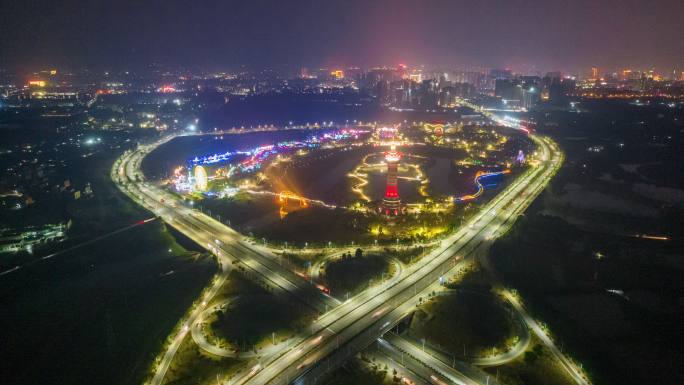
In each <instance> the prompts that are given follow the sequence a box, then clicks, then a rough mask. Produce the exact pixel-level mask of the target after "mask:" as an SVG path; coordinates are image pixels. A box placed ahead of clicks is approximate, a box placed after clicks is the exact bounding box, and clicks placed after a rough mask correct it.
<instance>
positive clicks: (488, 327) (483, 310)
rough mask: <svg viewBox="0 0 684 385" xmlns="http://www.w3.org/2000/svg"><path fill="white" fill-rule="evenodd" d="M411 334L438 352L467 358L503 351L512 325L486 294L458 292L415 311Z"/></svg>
mask: <svg viewBox="0 0 684 385" xmlns="http://www.w3.org/2000/svg"><path fill="white" fill-rule="evenodd" d="M410 334H411V335H412V336H413V337H415V338H418V339H425V340H426V341H427V342H428V343H430V344H432V345H433V346H436V347H438V348H440V349H441V350H444V351H447V352H449V353H452V354H455V355H457V356H463V351H464V350H465V356H466V357H482V356H486V355H489V354H491V353H492V351H493V349H498V350H499V351H503V350H504V349H506V347H507V343H508V341H510V339H512V338H513V337H514V335H515V324H514V321H513V320H512V317H511V315H510V314H509V312H508V311H507V310H506V308H504V307H503V304H502V303H501V302H500V301H499V300H498V299H496V298H495V297H494V296H491V295H488V294H480V293H473V292H468V291H457V292H453V293H449V294H446V295H441V296H437V297H433V298H431V299H429V300H427V301H426V302H425V303H424V304H423V305H422V306H420V307H419V308H418V310H417V311H416V313H415V314H414V316H413V319H412V321H411V329H410Z"/></svg>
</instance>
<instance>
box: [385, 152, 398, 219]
mask: <svg viewBox="0 0 684 385" xmlns="http://www.w3.org/2000/svg"><path fill="white" fill-rule="evenodd" d="M400 159H401V153H399V152H398V151H396V150H395V148H394V146H392V149H391V150H390V151H388V152H386V153H385V161H386V162H387V185H386V186H385V196H384V197H383V198H382V209H383V211H384V212H385V214H386V215H397V214H399V209H400V206H401V200H400V199H399V189H398V186H397V166H398V165H399V160H400Z"/></svg>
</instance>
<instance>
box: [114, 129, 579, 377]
mask: <svg viewBox="0 0 684 385" xmlns="http://www.w3.org/2000/svg"><path fill="white" fill-rule="evenodd" d="M530 138H531V139H532V140H534V141H535V142H536V144H537V145H538V148H539V156H538V158H539V159H540V160H541V161H540V163H539V165H538V166H537V167H532V168H530V169H529V170H528V171H526V172H525V173H524V174H523V175H521V176H520V177H518V178H517V179H516V180H515V181H514V182H513V183H511V184H510V185H509V186H508V187H507V188H506V189H505V190H504V191H502V192H501V193H500V194H499V195H498V196H497V197H495V198H494V199H492V200H491V201H490V202H489V203H487V204H486V205H485V206H484V207H483V208H482V210H481V211H480V212H479V213H478V214H477V215H476V216H475V217H474V218H472V219H471V220H470V221H469V222H468V223H467V224H466V225H465V226H463V227H462V228H460V229H459V230H458V231H456V232H455V233H454V234H452V235H451V236H450V237H448V238H447V239H445V240H443V241H442V242H441V244H440V245H439V246H438V247H437V248H436V249H435V250H433V251H432V252H431V253H429V254H428V255H426V256H424V257H423V258H421V259H420V260H418V261H417V262H415V263H413V264H412V265H410V266H407V267H404V268H403V269H402V274H399V275H397V276H395V277H393V278H392V279H389V280H386V281H385V282H383V283H382V284H381V285H376V286H374V287H371V288H370V289H368V290H366V291H364V292H362V293H360V294H358V295H356V296H354V297H352V298H349V299H348V300H346V301H344V302H342V303H339V301H337V300H335V299H334V298H332V297H330V296H327V295H326V294H325V293H323V292H322V291H320V290H318V289H317V288H316V287H315V286H313V285H311V284H310V283H308V282H307V281H305V280H303V279H301V278H300V277H299V276H297V275H295V274H294V273H293V272H291V271H289V270H287V269H285V268H283V267H282V266H281V265H280V264H279V262H278V259H277V257H276V256H275V255H273V254H272V253H271V252H269V251H268V250H266V249H264V248H261V247H258V246H255V245H253V244H250V243H249V242H247V241H246V240H245V239H244V238H243V237H242V236H241V235H240V234H239V233H237V232H235V231H234V230H232V229H230V228H229V227H227V226H225V225H224V224H223V223H220V222H218V221H216V220H214V219H213V218H211V217H209V216H208V215H205V214H203V213H199V212H197V211H196V210H194V209H192V208H189V207H186V206H184V205H183V204H182V203H181V202H180V201H179V200H178V199H177V198H176V197H174V196H172V195H171V194H169V193H167V192H165V191H163V190H162V189H160V188H157V187H155V186H152V185H151V184H149V183H147V182H145V181H144V176H143V175H142V172H141V171H140V163H141V161H142V159H143V158H144V156H145V155H146V154H147V153H149V152H150V151H152V150H153V149H154V148H156V147H157V146H159V145H161V144H163V143H165V142H167V141H168V140H170V139H172V138H171V137H169V138H166V139H163V140H161V141H159V142H156V143H153V144H151V145H144V146H139V148H138V149H136V150H135V151H131V152H127V153H126V154H124V155H123V156H122V157H121V158H120V159H119V160H118V161H117V162H116V163H115V165H114V167H113V168H112V178H113V179H114V180H115V181H116V182H117V184H118V185H119V187H120V188H121V189H122V191H123V192H125V193H126V194H127V195H128V196H130V197H131V198H132V199H134V200H135V201H136V202H138V203H140V204H141V205H143V206H144V207H146V208H148V209H149V210H151V211H152V212H154V213H155V214H156V215H158V216H159V217H160V218H162V219H163V220H164V221H166V222H167V223H168V224H170V225H171V226H173V227H175V228H176V229H178V230H179V231H181V232H182V233H184V234H185V235H187V236H188V237H189V238H191V239H193V240H194V241H195V242H197V243H198V244H199V245H202V246H203V247H206V248H207V249H208V250H209V251H211V252H212V253H213V254H214V255H216V257H217V259H218V261H219V265H220V266H221V272H220V273H219V274H217V276H216V277H215V279H214V280H213V282H212V284H211V285H210V286H209V287H208V288H207V289H206V290H205V291H204V293H203V294H202V297H201V298H200V299H199V300H198V301H197V302H196V304H195V306H194V307H193V308H192V309H191V311H190V312H189V313H188V316H187V317H186V318H185V319H184V320H183V321H182V322H181V324H180V326H179V328H178V330H177V331H176V332H174V335H173V336H172V337H171V339H170V341H169V344H168V346H167V347H166V351H165V352H164V355H163V356H162V357H161V359H160V360H159V362H158V363H157V365H156V370H155V376H154V378H153V380H152V382H151V383H152V384H155V385H157V384H161V383H163V380H164V377H165V374H166V372H167V371H168V368H169V366H170V364H171V361H172V359H173V357H174V355H175V353H176V351H177V350H178V347H179V346H180V344H181V342H182V341H183V339H184V338H185V337H186V336H187V335H188V333H189V331H190V330H191V328H192V327H193V325H196V323H198V322H199V320H201V316H202V313H203V312H204V311H205V310H206V306H207V304H208V303H209V302H210V301H211V299H212V298H213V297H214V296H215V295H216V293H217V292H218V291H219V289H220V287H221V286H222V285H223V283H224V282H225V279H226V277H227V273H228V272H229V270H230V269H231V268H232V266H234V265H235V264H239V265H241V266H243V267H244V268H246V269H249V270H250V271H252V272H254V273H255V274H256V275H258V276H259V277H260V279H262V281H263V283H264V284H265V285H267V286H268V287H269V288H271V290H272V291H273V292H274V293H276V294H286V295H293V296H295V297H297V298H298V299H300V300H302V301H303V302H304V303H306V304H308V305H309V306H310V307H312V308H313V309H314V310H315V311H318V312H319V313H321V316H320V317H319V318H318V319H317V320H316V321H315V322H314V324H313V325H312V326H311V328H310V330H307V332H306V333H302V335H300V336H297V337H296V338H295V339H294V340H293V341H292V342H291V343H288V347H287V348H286V349H274V350H275V352H274V353H273V354H270V355H267V356H265V357H261V358H260V359H259V360H255V361H256V363H254V365H253V366H252V367H251V370H249V371H247V372H246V373H244V374H243V375H242V376H240V377H238V378H234V379H232V380H231V383H232V384H288V383H291V382H295V383H301V384H303V383H313V382H315V381H316V380H317V379H318V378H320V377H321V376H322V375H324V374H325V373H326V372H327V371H328V370H329V369H331V368H334V367H336V366H337V365H339V364H340V363H341V362H343V361H344V360H346V359H347V358H348V357H350V356H352V355H353V354H355V353H356V352H358V351H360V350H363V349H364V348H366V347H367V346H368V345H370V344H372V343H373V342H374V341H376V340H378V338H380V337H381V336H382V335H384V334H385V333H386V332H387V331H389V330H390V329H392V328H393V327H394V326H395V325H396V324H397V323H398V322H399V321H401V319H403V318H404V317H405V316H406V315H407V314H409V313H410V312H411V311H412V310H413V309H414V308H415V306H416V304H417V303H418V301H419V299H420V298H425V297H426V295H427V294H428V293H430V292H432V291H434V290H439V289H440V285H439V281H440V277H442V278H446V277H448V276H449V275H450V274H452V273H453V272H455V271H456V270H457V269H458V267H459V266H460V264H461V263H462V262H463V261H465V260H466V259H469V258H472V257H473V256H475V255H477V254H478V253H481V252H482V250H486V248H487V247H488V245H489V244H490V243H491V242H492V240H493V239H494V238H495V237H497V236H499V235H501V234H503V233H504V232H505V231H506V230H507V229H508V228H509V227H510V226H511V225H512V223H513V222H514V220H515V218H517V216H518V215H519V214H520V213H521V212H522V211H524V209H525V208H526V207H527V206H528V205H529V204H530V203H531V202H532V201H533V200H534V198H535V197H536V196H537V195H538V194H539V193H540V192H541V191H542V190H543V189H544V188H545V186H546V185H547V183H548V181H549V179H550V178H551V177H552V176H553V174H554V173H555V172H556V170H557V169H558V167H559V166H560V164H561V162H562V153H561V152H560V151H559V150H558V147H557V146H556V145H555V143H553V142H552V141H551V140H549V139H548V138H542V137H537V136H534V135H530ZM501 290H505V289H503V288H501ZM505 293H508V292H505ZM505 295H506V294H505ZM508 295H509V296H510V293H508ZM507 298H508V297H507ZM508 300H509V301H510V302H511V303H512V304H513V305H514V308H515V310H516V311H517V312H518V313H519V314H520V315H521V316H522V318H523V319H524V320H525V322H526V323H527V325H528V327H529V328H530V329H531V330H532V331H533V332H534V333H535V334H536V335H537V336H538V337H539V338H540V339H541V340H542V341H543V342H544V344H545V345H546V346H547V347H549V348H550V349H551V351H552V352H553V353H554V355H556V356H557V357H558V358H559V360H560V361H561V362H562V363H563V366H564V367H565V368H566V370H567V371H568V372H569V373H570V374H571V375H572V376H573V378H575V380H576V381H577V383H578V384H580V385H583V384H586V383H587V382H586V380H585V379H584V378H583V377H582V375H581V373H580V372H579V371H578V370H577V368H576V367H575V365H574V364H572V362H571V361H570V360H569V359H567V358H566V357H565V355H564V354H562V353H561V352H560V351H559V350H558V349H557V348H556V347H555V345H554V343H553V341H552V340H551V339H550V338H549V337H548V336H547V335H546V334H544V332H543V330H542V329H541V328H540V327H539V325H538V324H537V323H536V321H535V320H534V319H532V318H531V317H530V316H529V315H527V313H526V312H525V310H524V307H523V306H522V305H521V304H520V303H519V302H517V301H518V299H517V298H516V297H514V296H510V298H508ZM516 304H517V306H516ZM388 339H390V340H393V341H394V342H395V343H396V344H400V345H401V346H400V348H401V350H402V351H403V352H406V353H408V354H410V355H411V356H412V357H413V358H414V360H418V361H420V362H421V363H422V365H424V366H425V367H428V368H430V369H431V370H432V371H433V372H434V373H436V374H431V375H430V376H431V378H428V380H429V381H431V382H437V381H442V382H444V381H446V382H453V383H466V384H477V383H484V381H485V379H484V377H483V375H482V372H477V371H475V372H474V373H468V374H465V372H467V370H463V369H462V370H461V371H458V370H456V369H455V368H454V367H453V366H455V363H444V362H443V360H441V359H439V358H437V357H436V356H433V355H429V354H426V353H425V352H422V351H421V349H419V348H417V347H416V346H415V344H411V343H407V342H405V341H404V342H401V341H399V342H397V341H396V339H395V338H388ZM380 341H381V342H379V343H383V344H389V342H387V341H386V340H380ZM394 348H397V347H396V346H394ZM466 369H467V368H466ZM435 375H436V376H437V377H435V379H433V378H432V377H434V376H435ZM486 381H487V382H489V383H492V384H493V383H494V382H493V381H490V379H489V378H487V379H486Z"/></svg>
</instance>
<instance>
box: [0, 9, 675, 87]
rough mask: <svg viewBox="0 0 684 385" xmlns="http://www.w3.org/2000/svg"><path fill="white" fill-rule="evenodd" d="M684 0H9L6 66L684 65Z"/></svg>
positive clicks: (0, 63)
mask: <svg viewBox="0 0 684 385" xmlns="http://www.w3.org/2000/svg"><path fill="white" fill-rule="evenodd" d="M681 14H684V2H681V1H676V0H664V1H659V2H658V3H657V4H654V3H653V2H648V1H643V0H627V1H620V0H607V1H601V2H596V1H589V0H575V1H559V0H556V1H542V0H534V1H506V2H500V1H486V2H484V3H481V2H474V1H455V2H443V1H434V2H429V3H421V2H415V1H384V0H383V1H374V2H345V1H341V0H332V1H327V2H325V3H324V4H320V3H319V2H316V1H310V0H306V1H297V2H278V1H271V0H261V1H251V2H249V3H247V2H235V1H228V2H218V1H209V2H204V3H202V4H195V3H193V2H188V1H181V0H169V1H160V0H155V1H147V2H134V1H119V2H94V3H87V4H84V3H83V2H79V1H74V0H65V1H60V2H54V1H47V0H32V1H10V2H9V3H6V4H4V5H3V11H2V12H0V24H2V25H3V33H2V34H1V36H0V52H2V55H0V67H3V68H8V69H12V70H16V71H18V72H28V71H32V70H36V69H40V68H47V67H57V68H60V67H62V68H64V67H66V68H74V69H75V68H84V67H89V68H93V69H112V70H128V69H130V70H136V69H140V68H144V67H146V66H148V65H150V64H152V63H159V64H162V65H170V66H181V67H187V68H195V69H206V70H217V69H232V70H235V69H239V68H240V67H241V66H243V65H244V66H247V67H249V68H274V69H280V68H288V69H296V68H298V67H301V66H306V67H312V68H316V67H345V66H360V67H366V68H367V67H371V66H375V65H396V64H399V63H407V64H409V65H426V66H428V67H440V66H444V67H452V68H453V67H464V68H466V67H475V66H482V67H488V68H511V69H513V70H515V71H519V72H531V71H540V72H543V71H552V70H561V71H564V72H566V73H580V72H586V71H589V68H590V67H594V66H597V67H599V68H600V70H601V72H602V73H606V72H608V71H614V70H616V69H619V68H638V69H646V68H656V69H657V70H658V71H659V72H661V73H665V74H667V73H670V72H671V71H672V70H675V69H676V70H677V71H681V70H682V67H684V44H682V41H681V36H684V23H681V22H680V21H679V15H681Z"/></svg>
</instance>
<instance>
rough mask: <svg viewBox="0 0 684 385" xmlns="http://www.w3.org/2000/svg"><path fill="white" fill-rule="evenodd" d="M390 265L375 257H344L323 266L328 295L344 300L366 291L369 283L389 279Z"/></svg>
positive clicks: (382, 258)
mask: <svg viewBox="0 0 684 385" xmlns="http://www.w3.org/2000/svg"><path fill="white" fill-rule="evenodd" d="M390 267H391V265H390V264H389V263H388V262H387V259H386V258H384V257H380V256H377V255H369V256H363V257H356V256H352V257H345V258H340V259H336V260H334V261H332V262H330V263H328V264H327V265H326V266H325V275H324V281H325V284H326V286H327V287H328V288H329V289H330V294H331V295H332V296H335V297H337V298H345V297H346V295H347V293H349V296H353V295H354V294H356V293H358V292H360V291H362V290H364V289H366V288H367V287H368V286H369V284H370V282H373V283H376V282H377V281H378V280H379V279H381V278H382V275H383V273H384V275H385V279H387V278H389V277H390V274H391V271H390Z"/></svg>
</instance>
